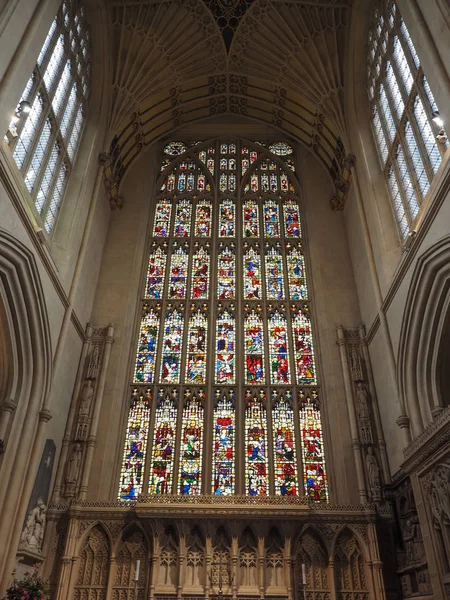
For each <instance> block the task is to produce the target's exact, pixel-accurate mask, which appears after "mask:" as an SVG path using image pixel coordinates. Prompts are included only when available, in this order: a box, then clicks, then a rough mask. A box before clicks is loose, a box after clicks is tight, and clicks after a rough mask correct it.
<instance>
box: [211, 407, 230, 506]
mask: <svg viewBox="0 0 450 600" xmlns="http://www.w3.org/2000/svg"><path fill="white" fill-rule="evenodd" d="M234 461H235V414H234V406H233V403H232V401H231V400H230V399H229V398H226V397H223V398H220V400H219V401H218V402H217V404H216V406H215V407H214V430H213V468H212V491H213V494H215V495H216V496H229V495H230V494H233V493H234V471H235V466H234Z"/></svg>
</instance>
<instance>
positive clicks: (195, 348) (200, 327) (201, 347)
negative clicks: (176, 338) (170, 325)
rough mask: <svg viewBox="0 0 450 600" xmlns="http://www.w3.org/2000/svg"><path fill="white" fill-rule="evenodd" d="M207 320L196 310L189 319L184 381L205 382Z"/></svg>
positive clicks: (192, 382)
mask: <svg viewBox="0 0 450 600" xmlns="http://www.w3.org/2000/svg"><path fill="white" fill-rule="evenodd" d="M207 339H208V321H207V319H206V317H205V316H204V315H203V314H202V313H201V311H197V312H196V313H195V314H194V315H192V317H191V318H190V320H189V332H188V353H187V363H186V383H191V384H194V383H196V384H204V383H206V344H207Z"/></svg>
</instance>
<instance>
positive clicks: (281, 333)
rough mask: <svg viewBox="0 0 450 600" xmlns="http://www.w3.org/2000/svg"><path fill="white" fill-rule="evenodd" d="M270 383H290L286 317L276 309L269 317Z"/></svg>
mask: <svg viewBox="0 0 450 600" xmlns="http://www.w3.org/2000/svg"><path fill="white" fill-rule="evenodd" d="M269 362H270V383H272V384H277V383H290V382H291V375H290V370H289V350H288V331H287V322H286V317H284V316H283V315H282V314H280V313H279V312H278V311H275V312H274V313H273V314H272V316H271V317H270V319H269Z"/></svg>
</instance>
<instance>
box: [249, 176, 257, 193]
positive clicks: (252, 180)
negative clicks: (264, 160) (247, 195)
mask: <svg viewBox="0 0 450 600" xmlns="http://www.w3.org/2000/svg"><path fill="white" fill-rule="evenodd" d="M258 187H259V185H258V175H256V173H253V174H252V175H251V177H250V189H251V190H252V192H257V191H258Z"/></svg>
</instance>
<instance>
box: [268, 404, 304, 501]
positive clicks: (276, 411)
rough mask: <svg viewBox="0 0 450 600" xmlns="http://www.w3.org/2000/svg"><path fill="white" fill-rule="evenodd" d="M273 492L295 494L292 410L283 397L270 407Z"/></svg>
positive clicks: (295, 464)
mask: <svg viewBox="0 0 450 600" xmlns="http://www.w3.org/2000/svg"><path fill="white" fill-rule="evenodd" d="M272 423H273V434H274V436H273V456H274V476H275V494H276V495H277V496H297V487H298V482H297V460H296V455H295V453H296V448H295V425H294V411H293V410H292V407H291V406H290V404H289V403H288V402H286V400H284V398H282V399H281V400H278V401H277V402H276V403H275V405H274V407H273V409H272Z"/></svg>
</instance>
